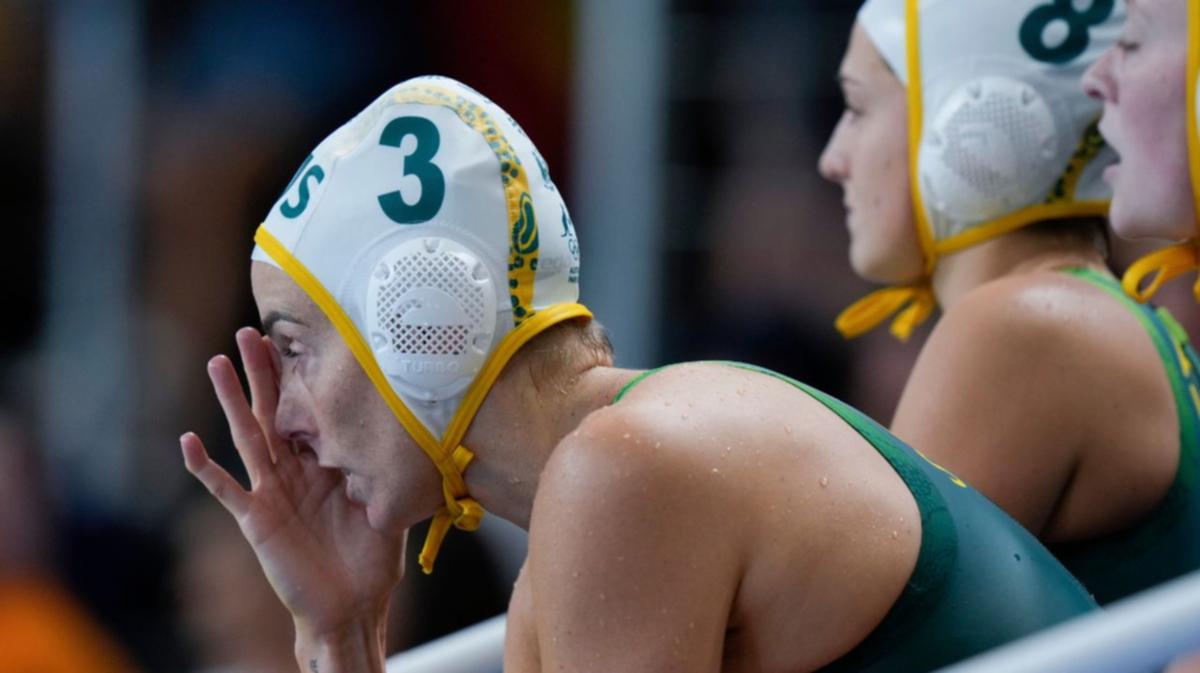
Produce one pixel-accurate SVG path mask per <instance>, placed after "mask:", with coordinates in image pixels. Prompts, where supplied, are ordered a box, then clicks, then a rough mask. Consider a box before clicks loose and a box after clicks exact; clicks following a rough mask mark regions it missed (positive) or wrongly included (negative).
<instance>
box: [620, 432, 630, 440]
mask: <svg viewBox="0 0 1200 673" xmlns="http://www.w3.org/2000/svg"><path fill="white" fill-rule="evenodd" d="M621 439H629V433H628V432H626V433H625V434H623V435H621Z"/></svg>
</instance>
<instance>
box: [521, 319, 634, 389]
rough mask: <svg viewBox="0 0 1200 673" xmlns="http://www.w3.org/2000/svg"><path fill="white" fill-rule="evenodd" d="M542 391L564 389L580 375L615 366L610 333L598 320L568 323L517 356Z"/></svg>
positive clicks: (547, 333) (531, 343)
mask: <svg viewBox="0 0 1200 673" xmlns="http://www.w3.org/2000/svg"><path fill="white" fill-rule="evenodd" d="M517 357H518V358H520V359H521V360H522V361H524V362H526V363H528V366H529V371H530V374H531V375H532V377H533V380H534V382H536V383H537V384H538V386H539V387H541V386H542V385H553V386H556V387H562V386H563V385H564V384H566V383H567V382H568V381H569V380H571V379H573V378H574V377H575V376H576V375H578V374H579V373H580V372H582V371H584V370H586V369H588V368H590V367H596V366H602V365H609V364H612V358H613V345H612V340H611V339H610V338H609V335H608V330H607V329H605V327H604V325H601V324H600V322H599V321H597V320H588V319H575V320H567V321H564V322H561V323H558V324H557V325H554V326H553V327H550V328H548V329H547V330H546V331H544V332H542V333H541V334H538V335H537V336H535V337H534V338H533V339H532V340H530V341H529V343H527V344H525V346H524V347H523V348H522V349H521V352H520V353H519V354H518V356H517Z"/></svg>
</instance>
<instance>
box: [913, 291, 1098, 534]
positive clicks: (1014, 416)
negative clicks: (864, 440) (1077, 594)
mask: <svg viewBox="0 0 1200 673" xmlns="http://www.w3.org/2000/svg"><path fill="white" fill-rule="evenodd" d="M1058 322H1059V321H1058V320H1057V319H1056V318H1054V317H1052V316H1044V315H1039V312H1038V311H1037V310H1036V309H1032V308H1031V307H1030V306H1029V305H1028V304H1026V303H1025V302H1023V301H1022V300H1021V299H1020V298H1015V299H1014V298H1013V297H1012V296H1011V294H1010V291H1009V289H1007V288H1003V287H1000V288H996V289H995V290H990V289H989V288H983V289H982V290H981V291H980V292H977V293H976V295H974V296H969V297H967V298H964V299H963V301H962V302H961V303H960V304H959V305H957V306H955V307H954V308H953V309H952V310H951V311H950V312H948V313H947V314H946V316H945V317H944V318H943V319H942V323H941V324H939V325H938V327H937V329H936V330H935V332H934V334H933V335H931V337H930V339H929V341H928V342H927V343H926V345H925V348H924V350H923V351H922V352H921V356H920V357H919V358H918V360H917V363H916V366H915V367H914V368H913V373H912V375H911V377H910V378H909V381H908V384H907V385H906V386H905V389H904V393H903V395H902V397H901V399H900V404H899V407H898V408H897V411H896V418H895V420H894V421H893V423H892V431H893V432H895V433H896V434H897V435H898V436H899V437H900V438H901V439H903V440H905V441H906V442H908V443H909V444H910V445H912V446H913V447H914V448H916V449H917V450H918V451H921V452H922V453H924V454H925V455H926V456H927V457H929V458H930V459H931V460H933V461H934V462H936V463H938V464H940V465H942V466H943V467H945V468H947V469H949V470H950V471H952V472H954V473H955V474H956V475H958V476H959V477H961V478H963V479H964V480H966V481H967V483H969V484H970V485H971V486H973V487H975V488H977V489H979V490H980V491H982V492H983V493H984V494H985V495H987V496H988V497H990V498H991V499H992V500H993V501H995V502H996V504H998V505H999V506H1000V507H1001V508H1003V509H1004V510H1005V511H1007V512H1008V513H1009V514H1011V515H1012V516H1013V517H1014V518H1016V519H1017V520H1018V521H1020V522H1021V523H1022V524H1023V525H1024V526H1026V527H1027V528H1029V529H1030V530H1032V531H1034V532H1035V533H1039V534H1040V532H1041V531H1042V530H1043V528H1044V527H1045V526H1046V524H1047V523H1048V521H1049V519H1050V517H1051V515H1052V513H1053V512H1054V509H1055V506H1056V504H1057V503H1058V502H1059V499H1060V497H1061V496H1062V494H1063V492H1064V491H1065V490H1066V488H1067V485H1068V483H1069V482H1070V480H1071V478H1072V475H1073V474H1074V472H1075V470H1076V468H1077V465H1078V461H1079V450H1080V444H1081V442H1082V436H1083V433H1082V432H1081V429H1082V427H1083V426H1082V425H1081V419H1080V409H1079V407H1080V404H1079V398H1080V396H1081V395H1083V391H1081V390H1080V389H1079V388H1080V383H1081V381H1080V380H1079V379H1078V377H1076V376H1073V374H1074V373H1075V372H1076V370H1077V366H1076V361H1077V360H1078V359H1079V357H1080V356H1079V354H1076V353H1073V352H1072V351H1071V344H1070V342H1069V339H1067V338H1065V337H1064V335H1062V334H1060V332H1061V330H1060V329H1059V327H1058V326H1057V323H1058Z"/></svg>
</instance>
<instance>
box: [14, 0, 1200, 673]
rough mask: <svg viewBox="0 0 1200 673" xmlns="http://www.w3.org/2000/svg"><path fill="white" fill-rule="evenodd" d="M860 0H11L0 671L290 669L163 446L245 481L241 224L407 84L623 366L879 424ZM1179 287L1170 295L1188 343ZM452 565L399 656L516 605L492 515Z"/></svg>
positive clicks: (406, 629)
mask: <svg viewBox="0 0 1200 673" xmlns="http://www.w3.org/2000/svg"><path fill="white" fill-rule="evenodd" d="M857 5H858V2H856V1H855V0H804V2H796V1H795V0H790V1H785V0H778V1H771V0H741V1H736V2H735V1H733V0H728V1H726V2H721V1H718V0H670V1H668V0H621V1H613V0H576V1H574V2H569V1H567V0H555V1H549V0H545V1H543V0H510V1H509V2H505V3H489V4H484V3H475V2H438V3H426V2H421V3H418V2H390V3H357V4H354V5H349V4H347V3H337V4H335V3H329V2H319V1H317V0H288V1H287V2H284V1H282V0H260V1H255V2H244V1H234V0H175V1H173V2H165V1H154V0H140V1H139V0H107V1H106V2H94V1H92V0H45V1H40V2H39V1H36V0H0V158H2V159H3V160H2V161H0V205H2V206H3V213H4V216H5V218H6V220H7V222H8V225H7V226H6V227H5V230H6V231H8V232H9V233H8V235H10V236H12V237H13V240H12V241H10V242H9V243H8V244H7V245H4V246H0V293H2V296H3V305H4V306H5V308H6V310H7V311H8V314H7V315H8V318H7V319H6V320H5V321H4V325H5V328H4V329H3V330H0V371H2V372H3V378H2V379H0V383H2V385H0V671H17V670H22V671H25V670H28V671H39V672H44V673H50V672H57V671H72V672H73V673H86V672H88V671H239V672H241V671H245V672H250V671H261V672H265V671H280V670H288V669H290V668H291V667H292V666H293V664H292V659H291V657H292V653H291V647H292V640H291V638H292V634H291V631H290V630H291V624H290V619H289V618H288V616H287V614H286V613H285V612H284V611H283V609H282V608H281V607H280V606H279V605H278V603H277V601H276V600H275V598H274V596H273V594H272V593H271V591H270V588H269V587H268V586H267V585H266V583H265V580H264V579H263V577H262V575H261V572H260V571H259V570H258V567H257V564H256V563H255V560H254V557H253V554H252V553H251V552H250V550H249V549H248V547H247V546H246V545H245V543H244V541H243V540H242V538H241V536H240V535H239V533H238V531H237V528H236V526H235V525H234V524H233V522H232V521H231V520H230V519H229V518H228V517H227V516H225V515H224V513H223V512H222V511H220V510H218V509H216V508H215V506H213V505H212V504H210V502H209V500H208V499H207V498H206V497H202V496H203V494H202V493H200V492H199V489H198V487H197V486H196V485H195V484H194V483H193V482H192V480H191V478H190V477H189V476H188V475H187V474H186V472H185V471H184V469H183V465H182V461H181V459H180V457H179V450H178V443H177V438H178V436H179V434H180V433H181V432H182V431H184V430H195V431H197V432H199V433H200V434H201V436H203V437H205V438H207V440H208V444H209V446H210V448H212V449H213V450H214V452H215V453H216V455H217V457H218V459H219V460H220V461H221V462H223V463H224V464H225V465H227V466H231V467H232V466H234V465H236V462H237V461H236V459H235V456H234V454H233V451H232V447H231V446H230V445H229V443H228V440H227V439H226V438H227V436H228V433H227V430H226V428H225V425H224V423H223V420H222V418H221V416H220V413H219V409H218V407H217V405H216V403H215V400H214V399H213V398H212V396H211V393H210V389H209V387H208V384H207V379H206V376H205V374H204V363H205V361H206V360H207V359H208V357H209V356H211V355H212V354H214V353H217V352H231V351H232V350H233V348H234V343H233V338H232V336H233V332H234V330H235V329H236V328H237V327H238V326H240V325H244V324H254V323H255V322H256V315H255V312H254V310H253V306H252V302H251V297H250V292H249V282H248V281H249V275H248V273H247V272H248V263H247V262H248V256H249V253H250V249H251V235H252V232H253V230H254V228H255V227H256V226H257V224H258V223H259V221H260V219H261V217H262V216H263V215H264V213H265V212H266V211H267V209H268V208H269V207H270V206H271V204H272V202H273V201H274V199H275V198H276V196H277V194H278V193H279V192H280V191H281V190H282V188H283V187H284V185H286V184H287V182H288V179H289V177H290V176H291V174H292V172H293V171H294V170H295V168H296V166H298V165H299V164H300V163H301V161H302V160H303V158H304V157H305V156H307V154H308V153H309V151H310V150H311V148H312V147H314V146H315V145H316V143H317V142H318V141H320V140H321V139H322V138H324V137H325V136H326V135H327V134H328V133H329V132H331V131H332V130H333V129H334V128H336V127H337V126H338V125H340V124H341V123H342V122H344V121H346V120H347V119H349V118H350V117H351V116H353V115H354V114H355V113H357V112H358V111H359V110H360V109H361V108H362V107H363V106H365V105H366V104H367V102H369V101H370V100H372V99H373V98H374V97H375V96H377V95H378V94H379V93H381V92H382V91H384V90H385V89H387V88H388V87H389V86H391V85H392V84H395V83H397V82H399V81H401V80H403V79H406V78H408V77H412V76H415V75H421V74H429V73H438V74H444V75H448V76H451V77H454V78H457V79H460V80H462V81H464V82H466V83H468V84H470V85H471V86H473V87H475V88H477V89H479V90H480V91H482V92H483V93H485V94H486V95H487V96H488V97H490V98H491V99H492V100H494V101H496V102H497V103H498V104H500V105H501V106H502V107H504V108H505V109H506V110H508V111H509V112H510V113H511V114H512V115H513V116H514V117H515V118H516V119H518V120H519V121H520V123H521V125H522V126H523V127H524V128H525V130H526V131H527V132H528V134H529V135H530V137H531V138H532V139H533V140H534V142H535V143H536V144H537V145H538V147H539V148H540V150H541V152H542V154H543V155H544V156H545V158H546V159H547V161H548V162H549V164H550V166H551V170H552V173H553V175H554V176H555V181H556V182H557V184H558V185H559V187H560V189H561V190H562V191H563V193H564V195H565V197H566V199H567V203H568V204H569V205H570V207H571V208H572V213H573V219H574V221H575V225H576V227H577V229H578V234H579V237H580V240H581V247H582V250H583V251H584V263H583V271H582V275H583V278H582V281H581V287H582V291H583V301H584V303H586V304H588V305H589V306H591V307H592V308H593V310H595V311H596V313H597V315H598V316H600V317H601V319H602V320H603V321H604V322H605V323H606V324H607V325H608V326H609V328H610V329H611V330H612V333H613V337H614V340H615V342H616V346H617V359H618V364H620V365H623V366H630V367H639V366H647V365H652V364H656V363H662V362H668V361H679V360H692V359H702V358H725V359H736V360H745V361H750V362H754V363H757V364H760V365H764V366H767V367H770V368H773V369H776V370H778V371H781V372H784V373H786V374H789V375H791V376H794V377H797V378H800V379H802V380H805V381H807V382H810V383H812V384H814V385H816V386H817V387H819V388H822V389H824V390H826V391H828V392H830V393H832V394H834V395H837V396H840V397H842V398H844V399H847V400H848V401H850V402H851V403H853V404H855V405H857V406H859V407H860V408H862V409H863V410H865V411H867V412H868V413H870V414H872V415H873V416H875V417H876V418H877V419H879V420H881V421H882V422H884V423H887V422H888V421H889V420H890V418H891V414H892V411H893V409H894V407H895V404H896V400H897V397H898V395H899V391H900V388H901V385H902V384H903V381H904V378H905V376H906V375H907V373H908V371H909V369H910V367H911V365H912V362H913V359H914V357H915V355H916V353H917V352H918V351H919V349H920V345H921V342H922V341H923V339H924V336H925V334H926V333H927V331H928V328H927V327H926V328H925V330H923V331H921V332H920V333H919V334H918V335H917V336H916V337H914V339H913V340H912V341H911V342H910V343H909V344H907V345H901V344H898V343H896V342H894V341H892V340H891V339H890V338H888V337H887V336H886V334H885V333H883V332H882V331H881V332H880V333H878V334H872V335H870V336H866V337H864V338H862V339H859V340H857V341H854V342H844V341H842V340H841V339H840V338H839V337H838V336H837V334H836V333H835V331H834V330H833V326H832V324H833V318H834V316H835V315H836V314H837V312H838V311H839V310H840V309H842V308H843V307H845V306H846V305H847V304H849V303H850V302H851V301H852V300H854V299H856V298H857V297H859V296H860V295H861V294H863V293H865V292H866V291H867V290H868V289H869V288H868V287H867V286H866V285H865V284H864V283H862V282H861V281H858V280H857V279H856V278H854V276H853V275H852V273H851V271H850V268H849V266H848V264H847V261H846V249H847V243H848V239H847V236H846V233H845V230H844V227H843V223H842V211H841V206H840V200H841V196H840V193H839V191H838V190H837V189H835V188H834V187H833V186H831V185H829V184H827V183H825V182H824V181H822V180H821V179H820V177H819V176H818V175H817V172H816V161H817V156H818V154H819V152H820V150H821V148H822V146H823V144H824V142H825V139H826V138H827V136H828V134H829V133H830V131H831V130H832V128H833V125H834V123H835V121H836V119H837V116H838V115H839V114H840V111H841V102H840V95H839V93H838V92H837V89H836V86H835V82H834V74H835V72H836V69H837V64H838V61H839V60H840V58H841V53H842V50H843V49H844V46H845V41H846V37H847V35H848V31H849V28H850V25H851V22H852V19H853V12H854V10H855V9H856V7H857ZM1138 252H1139V251H1138V250H1134V249H1130V248H1127V247H1120V248H1119V249H1118V250H1117V252H1116V256H1115V263H1116V265H1117V266H1118V267H1120V265H1122V264H1124V263H1126V262H1127V261H1128V260H1129V259H1131V258H1132V257H1133V256H1134V255H1136V254H1137V253H1138ZM1183 285H1185V284H1176V285H1175V287H1172V288H1171V290H1170V291H1169V292H1168V293H1165V294H1164V295H1163V296H1162V303H1165V304H1167V305H1169V306H1170V307H1172V308H1173V310H1174V311H1175V312H1176V315H1177V316H1178V317H1180V318H1181V320H1182V321H1183V322H1184V323H1185V324H1186V325H1188V327H1189V328H1190V329H1191V330H1192V333H1193V334H1197V333H1198V332H1200V329H1197V328H1198V322H1197V320H1198V318H1197V316H1196V313H1197V312H1196V309H1195V306H1194V304H1192V303H1191V302H1190V301H1189V299H1188V297H1187V293H1186V288H1185V287H1183ZM422 537H423V532H421V531H418V532H416V533H415V534H414V539H415V540H420V539H422ZM447 544H448V548H447V549H446V550H445V551H444V552H443V554H442V555H441V561H440V562H439V566H438V572H437V573H435V574H434V575H433V576H432V577H425V576H423V575H421V574H420V573H418V572H413V570H414V569H415V567H416V566H415V562H413V561H412V560H411V559H410V563H409V566H408V567H409V579H408V580H406V581H405V582H404V583H403V586H402V588H401V590H400V591H399V593H398V595H397V596H396V598H395V607H394V609H393V611H392V613H393V616H394V624H393V625H392V626H393V628H392V631H391V633H390V636H389V640H390V643H391V647H392V648H393V649H402V648H404V647H408V646H411V645H413V644H417V643H420V642H423V641H425V640H428V639H430V638H433V637H436V636H438V635H441V634H443V633H447V632H450V631H453V630H457V629H459V628H462V627H465V626H467V625H469V624H472V623H475V622H477V621H480V620H482V619H484V618H486V617H488V616H491V615H493V614H498V613H499V612H502V611H503V610H504V607H505V604H506V601H507V597H508V592H509V587H511V584H512V581H513V579H514V577H515V573H516V570H517V568H518V567H519V564H520V562H521V559H522V558H523V553H524V550H523V544H524V540H523V534H522V533H520V532H519V531H517V530H516V529H515V528H514V527H512V526H508V525H506V524H503V523H501V522H497V521H495V520H494V518H493V519H492V520H490V521H489V522H488V524H487V525H486V526H485V528H484V529H483V531H482V534H480V535H473V536H468V535H461V534H452V535H451V536H450V540H449V541H448V543H447ZM415 546H416V545H413V547H415ZM415 551H416V550H415V548H413V549H410V553H414V552H415ZM47 652H53V653H57V654H54V655H53V656H48V655H46V653H47ZM39 657H40V658H39ZM30 662H33V663H32V664H31V663H30Z"/></svg>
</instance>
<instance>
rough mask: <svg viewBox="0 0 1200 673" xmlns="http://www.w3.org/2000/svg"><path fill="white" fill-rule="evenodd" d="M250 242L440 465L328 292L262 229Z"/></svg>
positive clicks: (430, 442)
mask: <svg viewBox="0 0 1200 673" xmlns="http://www.w3.org/2000/svg"><path fill="white" fill-rule="evenodd" d="M254 242H255V243H257V244H258V246H259V247H261V248H262V249H263V252H265V253H267V254H268V255H270V256H271V259H273V260H275V263H276V264H278V265H279V266H280V268H282V269H283V271H284V273H286V274H287V275H288V276H289V277H290V278H291V279H292V280H293V281H295V283H296V284H297V285H299V286H300V289H302V290H304V293H305V294H307V295H308V296H309V298H310V299H312V300H313V303H315V304H316V305H317V306H318V307H319V308H320V309H321V311H322V312H323V313H325V316H326V317H327V318H329V321H330V322H331V323H333V326H334V328H335V329H337V331H338V334H340V335H341V337H342V340H343V341H345V342H346V345H347V346H348V347H349V348H350V352H351V353H353V354H354V357H355V359H356V360H358V363H359V364H360V365H361V366H362V368H363V371H364V372H366V374H367V378H369V379H371V383H374V384H375V387H376V388H377V389H378V390H379V392H380V394H382V395H383V400H384V402H386V403H387V405H388V408H390V409H391V410H392V413H393V414H394V415H395V416H396V419H397V420H399V421H400V424H401V425H403V426H404V429H405V430H407V431H408V433H409V434H410V435H412V437H413V439H414V440H416V442H417V444H419V445H420V446H421V448H422V449H424V450H425V452H426V453H428V454H430V456H429V457H430V458H431V459H432V460H433V462H434V463H435V464H440V463H443V462H444V459H443V458H442V457H441V456H437V455H434V451H435V449H433V448H432V447H436V446H437V441H436V440H435V439H434V438H433V435H432V434H431V433H430V432H429V430H428V429H427V428H426V427H425V425H424V424H422V423H421V421H419V420H417V417H416V416H414V415H413V413H412V411H410V410H409V408H408V406H406V405H405V404H404V402H403V401H402V400H401V399H400V398H399V397H398V396H397V395H396V393H395V391H393V390H392V387H391V386H390V385H389V384H388V382H387V377H386V376H384V373H383V371H382V370H381V369H380V368H379V364H378V363H377V362H375V356H374V355H373V354H372V353H371V348H370V347H369V346H368V345H367V341H366V339H363V337H362V334H360V333H359V331H358V328H357V327H355V325H354V322H353V321H351V320H350V316H348V315H346V311H345V310H344V309H343V308H342V307H341V305H340V304H338V303H337V300H336V299H334V298H333V295H332V294H330V292H329V290H326V289H325V286H324V285H322V284H321V281H319V280H317V277H316V276H314V275H313V274H312V272H310V271H309V270H308V268H307V267H305V266H304V264H302V263H301V262H300V260H298V259H296V258H295V257H294V256H293V255H292V253H291V252H288V249H287V248H285V247H284V245H283V244H282V243H280V242H279V239H277V238H275V236H274V235H273V234H271V232H270V231H267V227H266V225H261V226H259V228H258V231H256V232H255V233H254ZM440 469H441V467H440V465H439V470H440Z"/></svg>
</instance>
